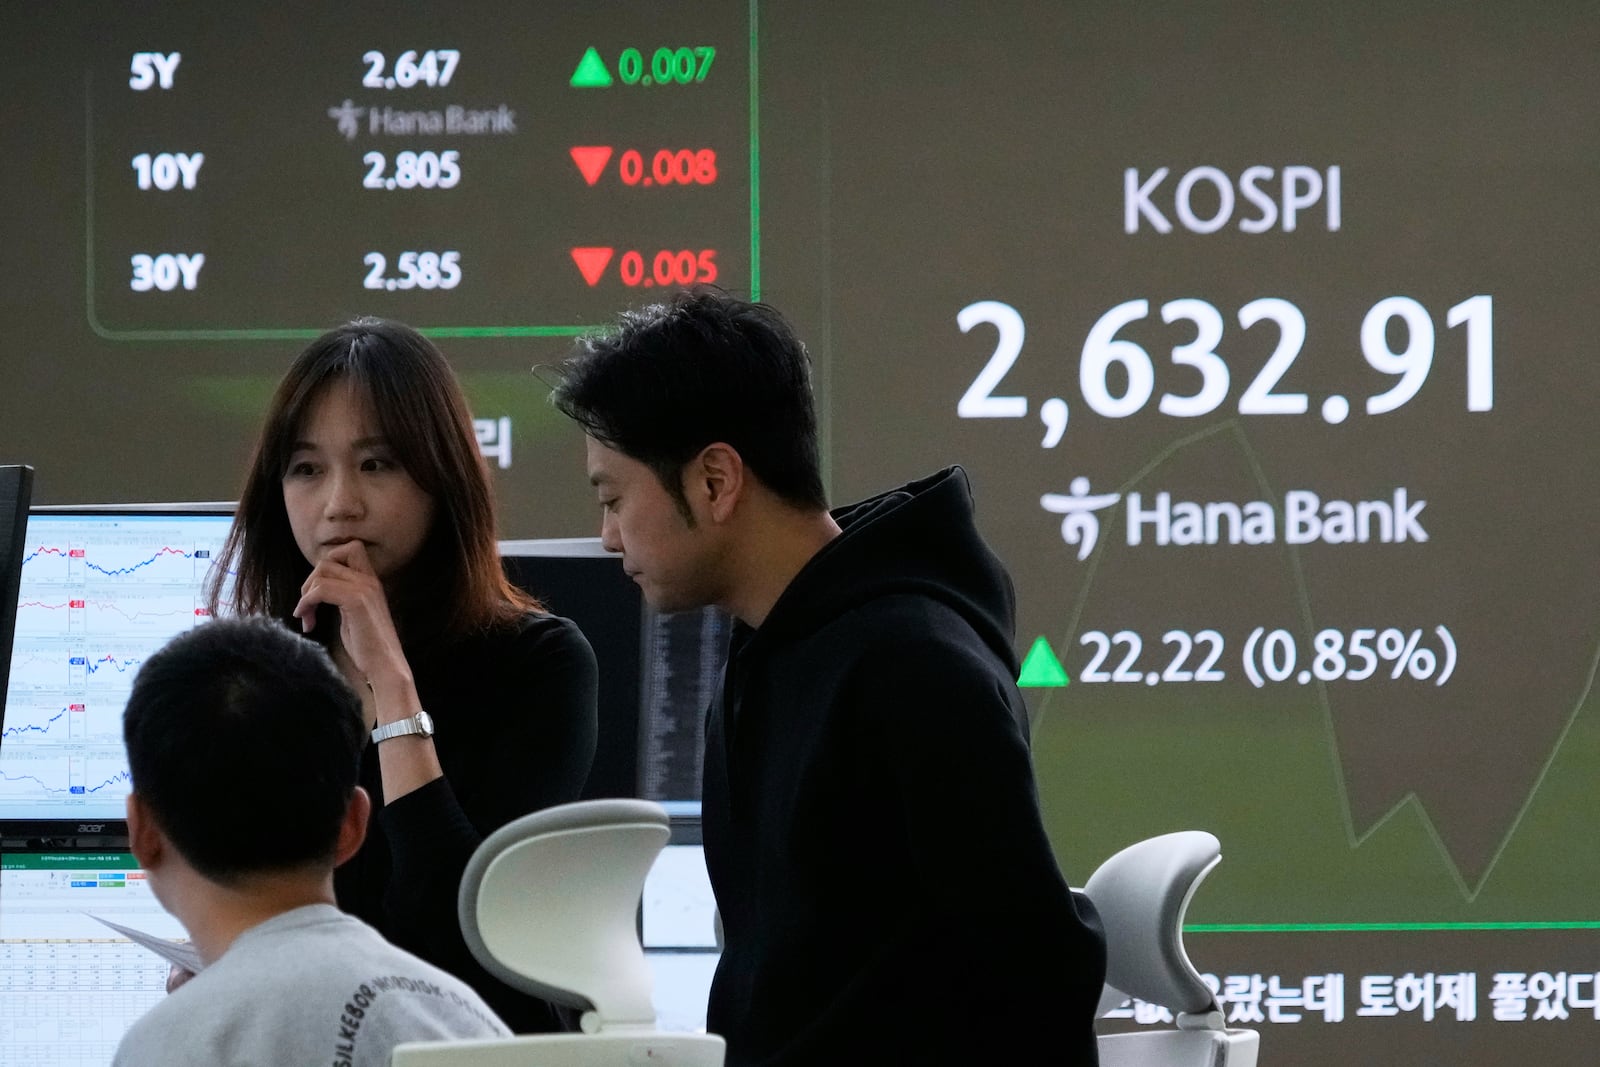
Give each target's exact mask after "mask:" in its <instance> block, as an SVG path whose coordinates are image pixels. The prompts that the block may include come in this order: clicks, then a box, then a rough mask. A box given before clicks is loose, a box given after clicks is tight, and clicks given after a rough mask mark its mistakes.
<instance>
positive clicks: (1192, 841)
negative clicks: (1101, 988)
mask: <svg viewBox="0 0 1600 1067" xmlns="http://www.w3.org/2000/svg"><path fill="white" fill-rule="evenodd" d="M1220 862H1222V846H1221V845H1220V844H1219V843H1218V841H1217V839H1216V838H1215V837H1213V836H1212V835H1211V834H1208V833H1205V832H1203V831H1200V830H1185V831H1181V832H1179V833H1174V834H1163V835H1161V836H1160V837H1152V838H1150V839H1149V840H1147V841H1140V842H1138V843H1137V844H1134V845H1129V846H1128V847H1127V848H1125V849H1123V850H1122V851H1121V852H1118V853H1117V854H1116V855H1114V856H1112V857H1111V858H1110V859H1108V860H1106V861H1105V862H1104V863H1102V864H1101V865H1100V867H1099V869H1098V870H1096V871H1095V872H1094V874H1092V875H1090V877H1089V881H1088V884H1087V885H1085V886H1084V888H1083V892H1084V893H1085V894H1086V895H1087V896H1088V897H1089V899H1090V900H1091V901H1092V902H1093V903H1094V906H1095V909H1096V910H1097V911H1099V913H1100V920H1101V922H1102V923H1103V924H1104V926H1105V932H1106V989H1105V993H1104V995H1102V996H1101V998H1100V1006H1099V1009H1098V1011H1097V1012H1096V1016H1097V1017H1098V1016H1104V1015H1105V1014H1106V1012H1108V1011H1113V1010H1115V1009H1116V1008H1117V1006H1118V1005H1119V1004H1121V1003H1122V1002H1123V1001H1124V1000H1125V999H1127V998H1128V997H1130V996H1131V997H1138V998H1139V999H1140V1000H1144V1001H1148V1002H1149V1003H1152V1004H1159V1005H1161V1006H1162V1007H1164V1008H1166V1009H1168V1010H1169V1011H1171V1012H1172V1014H1173V1015H1174V1016H1175V1017H1176V1019H1177V1024H1178V1025H1177V1029H1175V1030H1153V1031H1152V1030H1146V1031H1142V1032H1138V1033H1128V1034H1102V1035H1101V1036H1100V1039H1099V1042H1098V1044H1099V1047H1100V1067H1255V1064H1256V1053H1257V1049H1258V1046H1259V1044H1260V1035H1259V1034H1257V1033H1256V1032H1255V1031H1254V1030H1229V1029H1227V1026H1226V1023H1225V1021H1224V1019H1223V1014H1222V1007H1221V1005H1220V1004H1218V1003H1217V997H1216V994H1215V993H1213V992H1212V991H1211V987H1210V986H1208V985H1206V984H1205V982H1204V981H1202V980H1201V978H1200V973H1199V972H1198V971H1196V970H1195V968H1194V964H1192V963H1190V962H1189V954H1188V953H1187V952H1186V951H1185V950H1184V947H1183V918H1184V914H1185V913H1186V912H1187V911H1188V910H1189V901H1190V899H1191V898H1192V897H1193V896H1194V891H1195V890H1196V889H1198V888H1199V886H1200V883H1201V881H1203V880H1204V879H1205V876H1206V875H1208V874H1210V873H1211V869H1212V868H1213V867H1215V866H1216V865H1217V864H1218V863H1220Z"/></svg>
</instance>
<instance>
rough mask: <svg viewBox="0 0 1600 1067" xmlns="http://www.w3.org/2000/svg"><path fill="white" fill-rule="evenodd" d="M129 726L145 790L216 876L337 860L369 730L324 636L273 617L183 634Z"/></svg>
mask: <svg viewBox="0 0 1600 1067" xmlns="http://www.w3.org/2000/svg"><path fill="white" fill-rule="evenodd" d="M122 732H123V739H124V740H125V742H126V743H127V747H128V766H129V768H130V770H131V771H132V776H133V789H134V792H136V793H137V794H138V795H139V796H140V798H141V799H142V800H143V802H144V804H145V806H146V808H147V809H148V810H149V812H150V814H151V815H152V816H154V818H155V820H156V822H157V824H158V825H159V826H160V828H161V830H162V831H163V832H164V833H165V834H166V836H167V838H168V839H169V840H170V841H171V842H172V844H173V846H174V847H175V848H177V850H178V851H179V852H180V853H181V854H182V855H183V857H184V859H186V860H187V861H188V862H189V864H190V865H191V866H193V867H194V868H195V870H197V871H199V872H200V873H201V874H203V875H205V876H206V877H207V878H209V879H211V880H212V881H215V882H219V883H222V884H224V885H227V884H234V883H237V882H238V881H240V880H241V879H242V878H243V877H245V876H246V875H249V874H251V873H253V872H261V871H282V870H290V869H301V868H306V867H314V866H316V865H318V864H328V865H329V866H330V867H331V865H332V862H333V856H334V851H335V849H336V847H337V844H338V836H339V827H340V825H341V823H342V820H343V818H344V814H345V810H346V808H347V806H348V805H349V803H350V798H351V796H352V794H353V793H354V791H355V787H356V779H357V775H358V772H359V769H360V763H361V750H362V747H363V746H364V745H365V744H366V725H365V720H364V718H363V716H362V712H361V701H360V700H359V699H358V698H357V697H356V695H355V693H353V692H352V691H351V689H350V687H349V685H347V684H346V683H345V680H344V678H343V677H342V676H341V675H340V674H339V672H338V670H337V669H336V668H335V667H334V665H333V661H332V660H330V659H329V658H328V655H327V653H326V652H324V651H323V650H322V648H321V647H320V646H318V645H317V644H315V643H314V642H311V641H308V640H306V639H305V638H302V637H299V636H296V635H295V634H293V633H291V632H290V631H289V630H287V629H286V628H285V627H284V626H283V625H282V624H281V623H277V622H274V621H271V620H268V619H264V618H249V619H219V620H218V621H216V622H212V623H208V624H206V625H204V626H200V627H197V628H196V629H194V630H191V631H189V632H188V633H185V634H182V635H180V636H178V637H176V638H174V639H173V640H172V641H171V642H169V643H168V644H167V645H166V647H164V648H162V649H161V651H159V652H157V653H156V654H155V655H153V656H151V657H150V658H149V659H147V660H145V662H144V666H143V667H141V668H140V670H139V674H138V676H137V677H136V678H135V679H134V682H133V691H132V693H131V695H130V696H129V697H128V705H127V709H126V710H125V711H124V712H123V718H122Z"/></svg>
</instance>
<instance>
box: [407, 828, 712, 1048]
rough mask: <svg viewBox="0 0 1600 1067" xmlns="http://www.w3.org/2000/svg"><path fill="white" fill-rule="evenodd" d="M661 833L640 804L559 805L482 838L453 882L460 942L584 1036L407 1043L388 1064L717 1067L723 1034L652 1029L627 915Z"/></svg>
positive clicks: (641, 963) (633, 910)
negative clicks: (566, 1011) (551, 1005)
mask: <svg viewBox="0 0 1600 1067" xmlns="http://www.w3.org/2000/svg"><path fill="white" fill-rule="evenodd" d="M668 836H669V829H668V822H667V813H666V812H665V811H664V810H663V809H662V808H661V806H660V805H659V804H653V803H651V802H649V801H645V800H589V801H582V802H579V803H576V804H565V805H562V806H560V807H555V808H548V809H546V810H544V811H539V812H534V813H533V814H532V815H525V816H523V817H522V818H520V819H517V820H515V821H514V822H511V823H508V824H507V825H505V826H503V827H501V828H500V829H499V830H497V831H495V832H494V833H493V834H491V835H489V837H488V838H487V839H486V840H485V841H484V842H483V844H482V845H480V846H479V847H478V850H477V851H476V852H475V853H473V855H472V859H471V860H470V861H469V862H468V863H467V870H466V874H465V875H464V876H463V878H462V881H461V896H460V902H459V903H460V915H461V930H462V933H463V934H465V935H466V940H467V947H468V948H470V949H471V950H472V954H473V955H474V956H476V957H477V959H478V962H480V963H482V964H483V966H484V967H485V968H487V969H488V970H489V972H490V973H491V974H493V975H495V976H496V977H497V978H500V979H501V980H502V981H504V982H505V983H506V984H508V985H510V986H512V987H514V988H516V989H521V990H523V991H524V992H527V993H532V994H534V995H535V996H539V997H543V998H544V999H546V1000H549V1001H553V1002H555V1003H558V1004H564V1005H566V1006H568V1007H573V1008H578V1009H580V1010H582V1012H583V1016H582V1018H581V1020H580V1024H581V1026H582V1029H583V1033H578V1034H531V1035H526V1036H518V1037H511V1038H488V1039H478V1040H469V1041H430V1042H412V1043H410V1044H405V1045H400V1046H398V1047H396V1048H395V1050H394V1056H393V1058H392V1060H391V1063H392V1064H393V1067H616V1065H623V1064H637V1063H651V1064H663V1065H668V1067H721V1065H722V1060H723V1053H724V1050H725V1045H724V1042H723V1040H722V1038H720V1037H717V1036H715V1035H710V1034H665V1033H661V1032H659V1031H657V1030H656V1029H655V1008H654V1007H653V1005H652V1004H651V1000H650V992H651V984H652V983H651V976H650V968H649V965H648V964H647V963H646V962H645V958H644V950H643V949H642V948H641V947H640V945H639V935H638V932H637V925H636V923H637V919H636V915H637V911H638V907H639V897H640V894H641V892H642V890H643V887H644V879H645V875H646V874H648V873H649V871H650V867H651V865H652V864H653V863H654V862H655V859H656V856H657V854H658V853H659V852H660V851H661V848H662V846H663V845H665V844H666V843H667V838H668Z"/></svg>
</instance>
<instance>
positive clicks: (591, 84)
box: [572, 45, 611, 89]
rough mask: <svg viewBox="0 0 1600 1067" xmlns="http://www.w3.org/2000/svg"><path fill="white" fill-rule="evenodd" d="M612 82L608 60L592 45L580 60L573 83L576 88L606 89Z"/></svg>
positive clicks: (573, 76)
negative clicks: (607, 65)
mask: <svg viewBox="0 0 1600 1067" xmlns="http://www.w3.org/2000/svg"><path fill="white" fill-rule="evenodd" d="M610 84H611V72H610V71H609V70H607V69H606V61H605V60H603V59H601V58H600V53H599V52H596V51H595V50H594V47H593V46H592V45H591V46H590V48H589V50H588V51H587V52H585V53H584V54H583V58H582V59H580V60H578V69H577V70H575V71H573V72H572V85H573V87H574V88H576V89H604V88H605V87H606V86H608V85H610Z"/></svg>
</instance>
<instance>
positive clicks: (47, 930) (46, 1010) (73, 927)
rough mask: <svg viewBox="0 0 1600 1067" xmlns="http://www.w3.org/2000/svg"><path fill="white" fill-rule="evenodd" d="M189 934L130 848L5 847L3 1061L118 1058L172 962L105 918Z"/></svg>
mask: <svg viewBox="0 0 1600 1067" xmlns="http://www.w3.org/2000/svg"><path fill="white" fill-rule="evenodd" d="M100 919H107V920H110V921H111V922H115V923H119V924H121V925H124V926H128V927H131V928H133V929H136V930H142V931H145V932H146V933H150V934H154V935H156V936H158V937H167V938H179V939H181V938H185V937H186V936H187V935H186V934H185V933H184V930H183V927H182V926H181V925H180V924H179V923H178V921H177V920H176V919H174V918H173V917H172V916H171V915H169V914H167V912H166V911H165V910H164V909H163V908H162V907H161V905H160V903H158V902H157V900H156V898H155V896H154V894H152V893H151V892H150V888H149V886H148V885H147V884H146V883H145V880H144V872H142V871H141V870H139V867H138V865H137V864H136V863H135V862H134V859H133V857H132V856H131V855H129V854H127V853H126V852H115V851H101V852H67V851H62V852H54V853H52V852H39V851H33V852H12V851H5V852H3V853H0V1062H3V1063H7V1064H13V1063H15V1064H22V1063H26V1064H30V1065H32V1067H77V1065H78V1064H86V1063H109V1062H111V1055H112V1053H113V1052H114V1051H115V1050H116V1047H117V1043H118V1042H119V1041H120V1040H121V1039H122V1035H123V1033H124V1032H126V1030H127V1029H128V1027H129V1026H131V1025H133V1023H134V1021H135V1020H137V1019H138V1018H139V1017H140V1016H141V1015H143V1014H144V1013H145V1012H146V1011H148V1010H150V1009H151V1008H152V1007H154V1006H155V1005H156V1004H157V1003H159V1002H160V1000H161V999H162V997H164V996H166V981H167V971H168V964H167V962H166V960H164V959H162V958H161V957H160V956H158V955H156V954H155V953H154V952H152V951H150V950H149V949H147V948H143V947H141V946H139V945H136V944H134V943H133V942H132V941H130V940H129V939H127V938H126V937H123V936H122V935H120V934H118V933H117V932H115V931H114V930H112V929H111V928H110V927H108V926H105V925H104V924H103V923H101V922H100V921H99V920H100Z"/></svg>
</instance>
